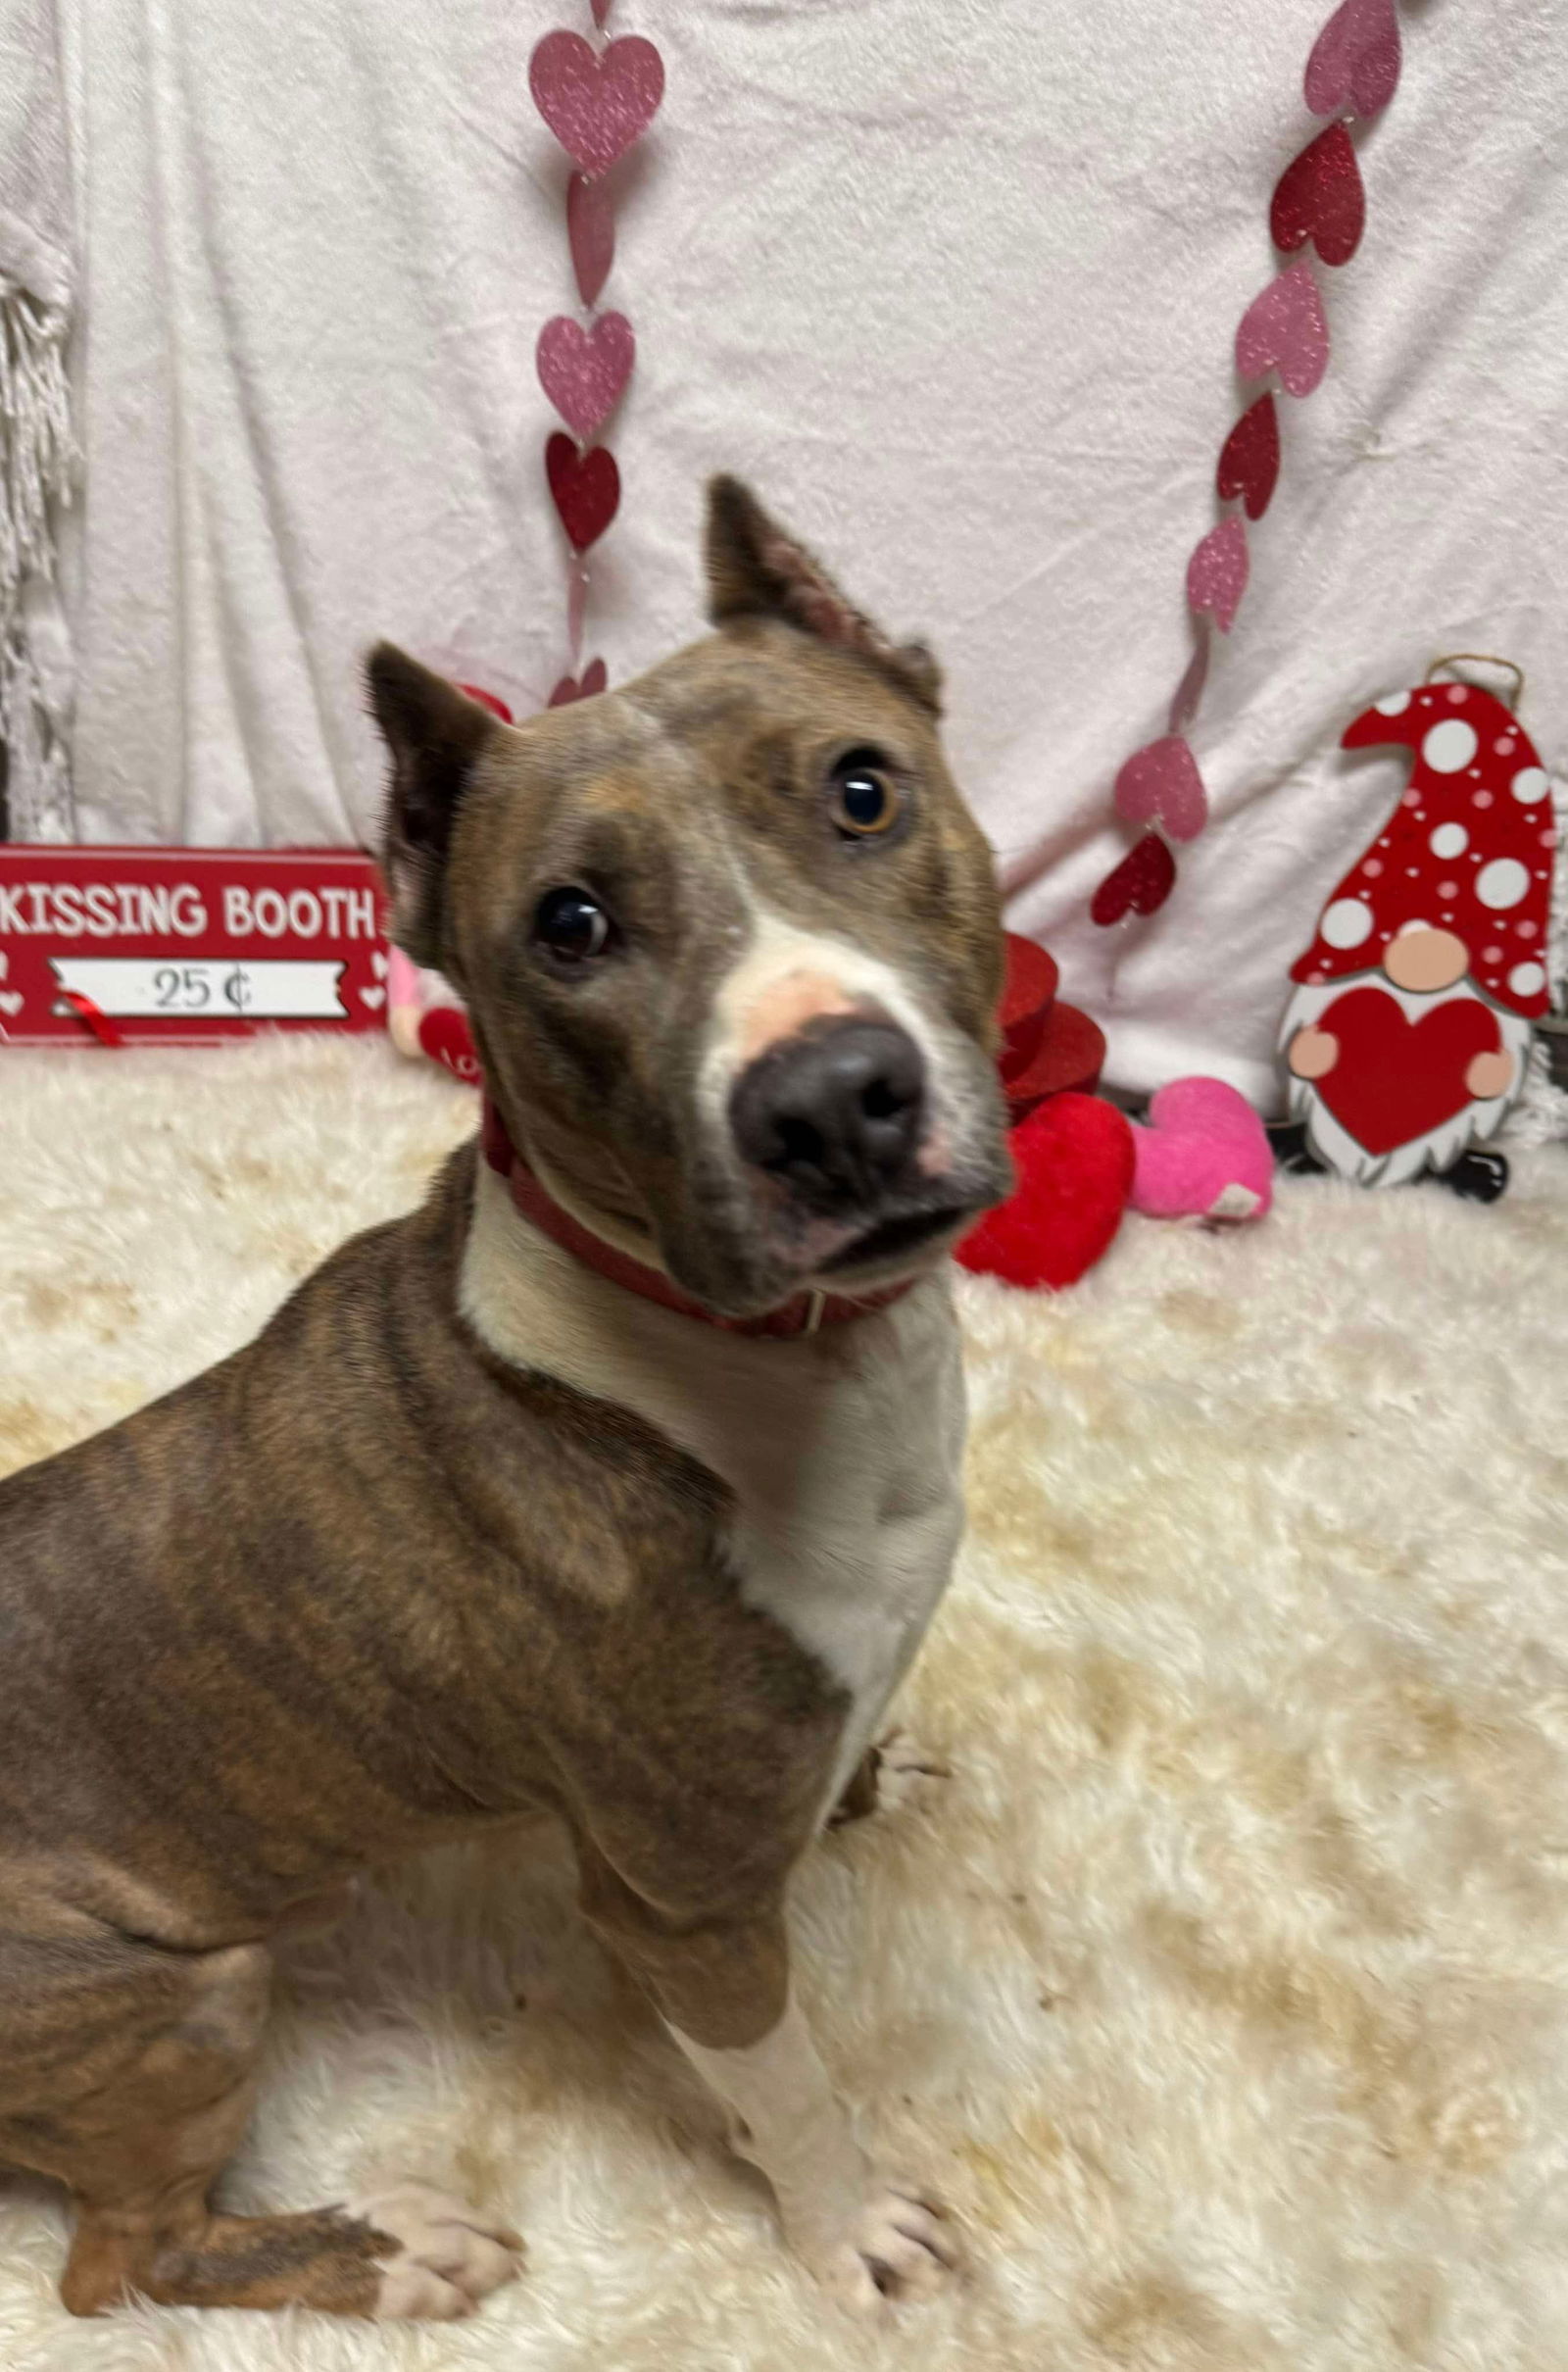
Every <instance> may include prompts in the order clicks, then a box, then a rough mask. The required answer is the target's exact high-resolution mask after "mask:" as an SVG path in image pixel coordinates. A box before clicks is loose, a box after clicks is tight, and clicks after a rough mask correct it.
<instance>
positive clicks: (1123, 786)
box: [1115, 733, 1208, 840]
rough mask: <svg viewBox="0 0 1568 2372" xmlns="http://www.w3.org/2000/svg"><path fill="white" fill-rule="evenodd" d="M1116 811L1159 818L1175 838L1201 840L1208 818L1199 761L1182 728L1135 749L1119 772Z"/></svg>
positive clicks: (1131, 819) (1131, 818) (1126, 816)
mask: <svg viewBox="0 0 1568 2372" xmlns="http://www.w3.org/2000/svg"><path fill="white" fill-rule="evenodd" d="M1115 806H1116V813H1117V815H1120V816H1121V818H1122V820H1123V821H1124V822H1126V823H1159V824H1163V826H1164V828H1165V830H1166V831H1167V832H1168V833H1169V834H1170V836H1171V838H1172V839H1173V840H1196V839H1197V838H1198V835H1199V833H1200V832H1201V830H1202V828H1203V826H1204V824H1205V823H1206V822H1207V821H1208V795H1207V793H1206V792H1205V791H1204V789H1203V777H1202V775H1201V773H1200V772H1199V770H1198V761H1197V759H1196V758H1195V757H1194V756H1193V753H1192V751H1191V750H1190V749H1189V748H1188V746H1187V743H1186V742H1185V741H1184V740H1183V738H1182V736H1181V734H1180V733H1162V734H1161V735H1160V738H1159V739H1158V740H1157V741H1150V742H1146V743H1145V745H1144V747H1143V748H1142V749H1141V750H1134V752H1133V754H1132V756H1131V757H1130V758H1129V759H1128V761H1127V763H1126V765H1125V766H1123V767H1122V769H1121V772H1120V773H1119V774H1118V775H1117V777H1116V795H1115Z"/></svg>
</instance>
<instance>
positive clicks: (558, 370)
mask: <svg viewBox="0 0 1568 2372" xmlns="http://www.w3.org/2000/svg"><path fill="white" fill-rule="evenodd" d="M636 360H637V340H636V338H635V337H634V336H633V334H632V326H631V323H630V321H627V319H626V317H625V315H624V314H623V313H607V314H605V315H604V316H603V317H602V318H601V319H600V320H599V321H595V323H594V325H593V327H592V328H591V329H584V327H583V325H582V323H581V322H580V321H573V320H572V318H571V316H570V315H569V314H567V313H558V314H557V315H556V316H555V318H554V320H553V321H546V323H545V325H544V327H543V328H542V329H541V330H540V332H539V343H538V346H537V348H536V349H535V362H536V365H537V368H538V371H539V384H540V386H541V387H542V388H543V389H544V391H545V393H546V395H548V396H549V398H550V401H551V402H552V403H553V404H554V405H555V407H556V410H557V411H558V412H559V413H560V415H561V417H562V419H563V420H564V421H565V423H566V425H567V427H568V428H569V429H570V430H571V431H572V433H573V435H574V436H575V437H576V438H577V440H578V442H579V443H580V444H586V443H587V442H588V440H589V438H590V437H591V436H593V435H594V434H595V432H596V431H597V430H598V429H600V428H602V427H603V426H604V424H605V422H606V420H609V418H610V416H611V414H612V413H613V411H614V409H615V406H616V405H617V404H618V403H619V401H620V399H621V395H622V394H623V392H624V390H625V385H626V381H627V380H628V379H629V378H630V376H631V373H632V366H633V365H634V363H635V362H636Z"/></svg>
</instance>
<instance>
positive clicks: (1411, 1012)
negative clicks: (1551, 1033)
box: [1279, 970, 1531, 1186]
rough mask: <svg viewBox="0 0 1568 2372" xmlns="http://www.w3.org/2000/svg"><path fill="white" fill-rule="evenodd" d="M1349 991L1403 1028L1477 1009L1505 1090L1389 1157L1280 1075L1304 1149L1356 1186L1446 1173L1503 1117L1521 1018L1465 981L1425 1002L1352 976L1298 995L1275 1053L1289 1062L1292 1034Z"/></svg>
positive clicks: (1526, 1042)
mask: <svg viewBox="0 0 1568 2372" xmlns="http://www.w3.org/2000/svg"><path fill="white" fill-rule="evenodd" d="M1353 988H1372V989H1376V990H1377V991H1378V992H1379V994H1380V995H1382V996H1385V997H1391V998H1392V999H1393V1000H1394V1003H1395V1004H1396V1005H1397V1007H1398V1008H1399V1011H1400V1012H1401V1013H1403V1014H1404V1016H1405V1018H1406V1019H1407V1020H1409V1021H1420V1020H1423V1019H1424V1018H1425V1016H1426V1015H1427V1014H1428V1013H1436V1012H1437V1010H1438V1008H1439V1006H1440V1005H1464V1004H1468V1005H1482V1006H1485V1008H1486V1010H1487V1012H1488V1013H1491V1015H1492V1017H1493V1019H1494V1020H1495V1022H1496V1024H1497V1036H1498V1040H1499V1042H1500V1044H1501V1047H1502V1050H1503V1052H1504V1053H1505V1054H1506V1055H1508V1056H1510V1057H1511V1058H1512V1061H1513V1069H1512V1072H1511V1073H1510V1076H1509V1080H1508V1084H1507V1086H1506V1087H1505V1088H1504V1089H1503V1091H1502V1093H1501V1094H1500V1095H1495V1096H1489V1097H1488V1098H1487V1100H1486V1102H1485V1103H1477V1102H1476V1101H1474V1099H1472V1100H1471V1101H1470V1102H1469V1103H1467V1104H1463V1105H1461V1106H1460V1108H1459V1110H1458V1111H1457V1112H1455V1113H1454V1114H1453V1116H1452V1118H1451V1119H1447V1120H1445V1121H1443V1123H1442V1124H1441V1126H1439V1127H1437V1128H1429V1129H1428V1130H1427V1132H1426V1134H1425V1135H1424V1136H1419V1137H1411V1138H1410V1139H1409V1140H1408V1141H1407V1142H1406V1143H1405V1144H1403V1145H1397V1146H1396V1147H1395V1148H1394V1151H1393V1152H1392V1153H1368V1152H1367V1150H1366V1147H1365V1146H1364V1145H1358V1144H1357V1143H1356V1140H1355V1139H1354V1137H1352V1136H1351V1135H1350V1133H1349V1131H1348V1129H1347V1128H1346V1127H1345V1126H1344V1125H1343V1124H1342V1123H1341V1122H1340V1121H1339V1120H1337V1119H1336V1118H1335V1116H1334V1114H1333V1112H1330V1110H1329V1108H1328V1106H1327V1105H1326V1104H1325V1103H1324V1101H1323V1098H1322V1096H1321V1095H1320V1094H1319V1092H1318V1082H1317V1081H1316V1080H1315V1079H1299V1078H1298V1077H1297V1076H1296V1073H1295V1072H1294V1071H1292V1070H1289V1069H1288V1070H1287V1073H1286V1077H1287V1080H1288V1083H1289V1109H1290V1115H1291V1118H1292V1119H1293V1120H1301V1121H1304V1122H1305V1124H1306V1141H1307V1144H1308V1146H1309V1147H1310V1149H1311V1151H1312V1152H1313V1153H1314V1154H1316V1156H1317V1158H1318V1160H1319V1161H1326V1162H1327V1163H1328V1165H1329V1167H1330V1168H1331V1169H1334V1170H1337V1171H1338V1172H1339V1174H1340V1176H1341V1177H1346V1178H1354V1179H1355V1180H1356V1181H1357V1183H1358V1184H1360V1185H1362V1186H1399V1185H1402V1184H1403V1183H1404V1181H1405V1180H1406V1179H1407V1178H1417V1177H1419V1176H1420V1175H1421V1172H1422V1171H1423V1169H1435V1170H1444V1169H1450V1168H1451V1167H1452V1166H1453V1163H1454V1162H1455V1161H1457V1160H1458V1159H1459V1156H1460V1155H1461V1154H1462V1153H1464V1152H1466V1151H1467V1150H1468V1148H1469V1147H1470V1146H1472V1145H1474V1144H1476V1143H1477V1142H1478V1141H1481V1140H1484V1139H1486V1138H1487V1137H1490V1136H1491V1135H1492V1133H1493V1131H1494V1129H1495V1128H1496V1127H1498V1126H1499V1125H1500V1123H1501V1120H1502V1117H1503V1114H1504V1113H1505V1112H1506V1111H1507V1110H1508V1107H1509V1105H1510V1104H1511V1103H1512V1102H1513V1101H1514V1099H1515V1097H1516V1096H1517V1095H1518V1093H1519V1083H1520V1081H1521V1080H1522V1079H1523V1077H1524V1074H1525V1065H1526V1063H1527V1062H1528V1061H1529V1059H1530V1048H1531V1029H1530V1023H1529V1022H1528V1021H1527V1020H1526V1019H1525V1018H1524V1016H1523V1014H1521V1013H1507V1012H1505V1011H1504V1010H1503V1009H1502V1007H1500V1006H1497V1005H1494V1004H1493V1002H1492V999H1491V998H1490V997H1484V996H1482V995H1481V994H1480V992H1479V991H1478V990H1477V989H1476V988H1474V987H1473V986H1472V985H1471V983H1470V982H1469V981H1468V980H1460V981H1458V982H1456V983H1455V985H1454V986H1453V987H1452V988H1446V989H1440V990H1437V991H1436V992H1434V993H1433V994H1431V995H1427V996H1419V995H1417V994H1415V992H1414V991H1412V990H1409V989H1402V988H1396V987H1395V986H1394V984H1393V982H1392V981H1391V980H1390V979H1389V978H1388V977H1387V975H1386V974H1385V973H1383V972H1382V971H1377V970H1369V971H1362V972H1352V973H1350V974H1349V975H1348V977H1347V978H1346V979H1343V980H1330V981H1326V982H1325V983H1324V984H1323V985H1322V986H1321V987H1318V988H1299V989H1298V990H1297V991H1296V993H1295V995H1294V996H1293V997H1292V998H1291V1001H1290V1003H1289V1004H1288V1005H1287V1006H1286V1008H1285V1018H1284V1020H1283V1021H1282V1022H1281V1024H1280V1038H1279V1045H1280V1052H1281V1054H1282V1055H1284V1056H1287V1057H1288V1056H1289V1052H1290V1045H1291V1040H1292V1039H1293V1038H1294V1037H1295V1035H1296V1033H1297V1031H1298V1030H1299V1029H1305V1028H1307V1027H1308V1026H1309V1025H1310V1024H1311V1023H1312V1022H1314V1021H1317V1020H1318V1019H1320V1018H1321V1016H1322V1014H1323V1013H1326V1011H1327V1010H1328V1008H1329V1007H1330V1006H1331V1005H1333V1004H1335V1003H1336V1002H1337V1001H1338V999H1339V998H1341V997H1344V996H1348V994H1349V992H1350V990H1351V989H1353Z"/></svg>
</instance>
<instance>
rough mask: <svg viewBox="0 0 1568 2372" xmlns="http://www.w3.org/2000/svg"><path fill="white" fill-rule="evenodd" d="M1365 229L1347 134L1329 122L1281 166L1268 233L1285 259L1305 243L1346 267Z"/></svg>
mask: <svg viewBox="0 0 1568 2372" xmlns="http://www.w3.org/2000/svg"><path fill="white" fill-rule="evenodd" d="M1365 228H1366V191H1365V189H1364V188H1363V187H1362V185H1361V168H1360V166H1359V165H1357V163H1356V161H1355V150H1354V148H1353V147H1352V145H1351V142H1350V135H1349V133H1348V131H1347V130H1346V128H1345V126H1344V124H1330V125H1329V127H1328V129H1327V131H1320V132H1319V133H1318V135H1317V138H1316V139H1315V140H1312V141H1309V142H1308V144H1307V146H1306V147H1305V148H1303V149H1302V151H1301V153H1300V155H1299V157H1296V158H1293V160H1292V162H1291V163H1290V164H1289V165H1287V166H1286V168H1285V171H1284V172H1283V173H1281V175H1280V177H1279V180H1278V181H1277V183H1276V184H1275V188H1274V196H1273V200H1272V203H1271V204H1270V206H1269V210H1268V232H1269V237H1270V238H1271V239H1272V240H1273V242H1274V244H1275V246H1276V247H1278V248H1279V249H1280V250H1281V251H1282V253H1284V254H1285V255H1294V254H1295V253H1296V251H1297V249H1298V248H1299V247H1304V246H1305V244H1306V242H1307V240H1308V239H1310V240H1311V242H1312V244H1313V246H1314V247H1315V248H1316V249H1317V251H1318V254H1319V255H1320V256H1321V257H1322V259H1323V261H1324V263H1325V264H1331V265H1338V264H1348V262H1349V260H1350V258H1351V256H1353V255H1354V253H1355V251H1356V249H1357V248H1358V247H1359V246H1360V244H1361V233H1362V231H1363V230H1364V229H1365Z"/></svg>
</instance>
